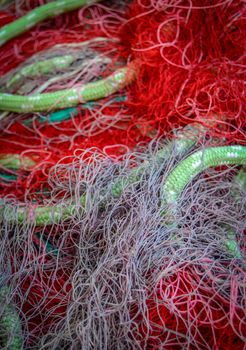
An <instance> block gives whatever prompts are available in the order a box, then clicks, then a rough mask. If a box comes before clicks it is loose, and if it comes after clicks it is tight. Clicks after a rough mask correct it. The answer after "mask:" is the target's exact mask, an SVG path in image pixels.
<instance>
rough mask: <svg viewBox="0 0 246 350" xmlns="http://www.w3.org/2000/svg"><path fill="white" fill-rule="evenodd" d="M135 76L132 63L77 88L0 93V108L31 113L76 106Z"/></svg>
mask: <svg viewBox="0 0 246 350" xmlns="http://www.w3.org/2000/svg"><path fill="white" fill-rule="evenodd" d="M135 76H136V68H135V65H134V64H130V65H129V66H128V67H124V68H120V69H118V70H116V71H115V72H114V73H113V74H111V75H110V76H109V77H107V78H105V79H103V80H99V81H96V82H92V83H88V84H85V85H82V86H80V87H77V88H72V89H65V90H60V91H57V92H50V93H43V94H37V95H31V96H19V95H12V94H0V110H5V111H11V112H17V113H31V112H46V111H50V110H53V109H64V108H70V107H74V106H77V105H78V104H79V103H84V102H87V101H94V100H98V99H100V98H104V97H107V96H109V95H111V94H113V93H115V92H117V91H118V90H120V89H122V88H124V87H125V86H126V85H128V84H130V83H131V82H132V81H133V80H134V79H135Z"/></svg>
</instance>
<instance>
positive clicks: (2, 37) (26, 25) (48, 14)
mask: <svg viewBox="0 0 246 350" xmlns="http://www.w3.org/2000/svg"><path fill="white" fill-rule="evenodd" d="M99 1H100V0H57V1H53V2H50V3H48V4H46V5H43V6H39V7H37V8H35V9H34V10H32V11H30V12H29V13H27V14H26V15H25V16H23V17H21V18H19V19H17V20H16V21H14V22H12V23H10V24H7V25H5V26H4V27H2V28H1V29H0V46H2V45H4V44H5V43H6V42H7V41H9V40H10V39H12V38H14V37H16V36H18V35H20V34H22V33H24V32H26V31H27V30H29V29H31V28H32V27H34V26H35V25H36V24H38V23H39V22H41V21H44V20H46V19H49V18H52V17H55V16H57V15H60V14H62V13H65V12H69V11H72V10H76V9H77V8H79V7H81V6H85V5H91V4H94V3H96V2H99Z"/></svg>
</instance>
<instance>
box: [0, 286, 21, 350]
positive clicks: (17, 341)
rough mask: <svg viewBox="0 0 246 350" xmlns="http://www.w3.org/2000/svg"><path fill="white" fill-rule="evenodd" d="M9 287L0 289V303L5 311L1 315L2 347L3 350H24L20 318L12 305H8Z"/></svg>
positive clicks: (0, 334)
mask: <svg viewBox="0 0 246 350" xmlns="http://www.w3.org/2000/svg"><path fill="white" fill-rule="evenodd" d="M8 293H9V290H8V288H7V287H2V288H0V302H1V304H2V307H1V309H2V310H3V311H2V313H1V315H0V345H2V347H1V348H2V349H8V350H20V349H22V343H23V339H22V331H21V322H20V319H19V316H18V314H17V312H16V310H15V308H14V306H13V305H11V304H6V296H7V295H8Z"/></svg>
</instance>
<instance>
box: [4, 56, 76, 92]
mask: <svg viewBox="0 0 246 350" xmlns="http://www.w3.org/2000/svg"><path fill="white" fill-rule="evenodd" d="M74 60H75V58H74V56H72V55H64V56H57V57H52V58H48V59H46V60H43V61H40V62H34V63H32V64H29V65H27V66H25V67H23V68H22V69H20V70H19V71H18V72H17V73H16V74H14V75H13V77H12V78H11V79H10V80H9V81H8V82H7V84H6V86H7V88H8V89H9V88H10V87H11V86H13V85H16V84H18V83H19V82H20V81H21V80H22V78H26V77H28V78H31V77H37V76H40V75H43V74H48V73H50V72H54V71H58V70H59V71H60V70H63V69H66V68H68V67H69V66H70V65H71V64H72V63H73V61H74Z"/></svg>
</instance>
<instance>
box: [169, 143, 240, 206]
mask: <svg viewBox="0 0 246 350" xmlns="http://www.w3.org/2000/svg"><path fill="white" fill-rule="evenodd" d="M233 164H234V165H244V164H246V147H244V146H224V147H211V148H206V149H203V150H200V151H197V152H195V153H194V154H192V155H190V156H189V157H187V158H186V159H185V160H183V161H182V162H181V163H180V164H178V165H177V166H176V168H175V169H174V170H173V171H172V172H171V173H170V175H168V177H167V179H166V181H165V183H164V186H163V200H164V202H166V203H176V202H177V200H178V198H179V196H180V195H181V193H182V192H183V190H184V188H185V187H186V186H187V185H188V184H189V183H190V182H191V181H192V179H193V178H194V177H195V176H197V175H198V174H199V173H201V172H202V171H203V170H205V169H207V168H210V167H216V166H219V165H233Z"/></svg>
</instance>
